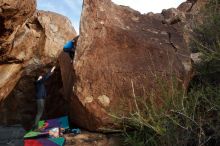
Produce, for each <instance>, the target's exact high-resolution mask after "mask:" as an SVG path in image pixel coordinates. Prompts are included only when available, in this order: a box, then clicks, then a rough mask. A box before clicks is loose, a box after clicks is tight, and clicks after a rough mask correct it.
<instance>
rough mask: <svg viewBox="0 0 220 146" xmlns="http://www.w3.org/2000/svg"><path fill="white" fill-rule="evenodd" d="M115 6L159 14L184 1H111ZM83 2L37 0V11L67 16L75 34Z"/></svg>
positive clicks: (73, 0) (75, 0)
mask: <svg viewBox="0 0 220 146" xmlns="http://www.w3.org/2000/svg"><path fill="white" fill-rule="evenodd" d="M112 1H113V2H114V3H116V4H121V5H127V6H130V7H131V8H133V9H135V10H138V11H140V12H141V13H147V12H155V13H159V12H161V11H162V9H168V8H171V7H177V6H178V5H179V4H180V3H182V2H184V1H186V0H112ZM82 3H83V0H37V8H38V9H39V10H47V11H53V12H57V13H60V14H62V15H64V16H67V17H68V18H69V19H70V20H71V22H72V24H73V26H74V28H75V29H76V31H77V32H79V21H80V15H81V11H82Z"/></svg>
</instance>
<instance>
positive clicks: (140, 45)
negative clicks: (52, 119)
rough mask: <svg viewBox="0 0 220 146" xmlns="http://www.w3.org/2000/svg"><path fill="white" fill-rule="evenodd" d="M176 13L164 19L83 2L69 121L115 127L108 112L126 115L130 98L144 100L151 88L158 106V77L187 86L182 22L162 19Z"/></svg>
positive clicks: (106, 2)
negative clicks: (173, 79)
mask: <svg viewBox="0 0 220 146" xmlns="http://www.w3.org/2000/svg"><path fill="white" fill-rule="evenodd" d="M173 12H175V14H174V15H172V13H173ZM164 13H165V12H164ZM176 15H177V14H176V10H172V12H171V15H170V16H169V15H167V17H165V16H164V15H163V14H162V15H161V14H155V15H154V14H150V15H149V14H145V15H141V14H140V13H139V12H137V11H134V10H132V9H130V8H129V7H124V6H118V5H116V4H114V3H112V2H111V0H104V1H103V0H93V1H91V0H84V4H83V11H82V15H81V24H80V38H79V42H78V46H77V49H76V56H75V60H74V75H75V77H74V79H75V80H74V87H73V88H70V90H73V91H74V94H73V95H72V99H71V100H70V103H71V107H70V108H71V109H70V112H71V120H72V121H73V122H74V123H76V124H77V125H79V126H81V127H84V128H87V129H89V130H96V131H102V130H103V129H109V128H112V127H115V123H114V120H112V118H111V116H109V114H116V115H124V114H127V113H129V112H130V111H132V109H134V104H133V103H134V96H138V97H145V98H147V94H148V93H150V92H151V91H152V89H154V90H155V91H156V93H157V94H156V95H155V102H156V103H157V104H158V105H160V103H161V100H165V99H160V93H159V91H160V88H161V87H159V86H158V85H157V84H156V80H158V79H159V80H164V81H165V82H166V83H167V84H169V83H171V82H172V77H175V78H176V79H177V80H178V83H179V85H180V86H181V87H182V88H186V87H187V85H188V81H189V78H190V72H191V61H190V50H189V48H187V45H186V43H185V40H184V34H183V26H184V24H183V23H181V21H176V22H174V23H172V24H170V23H164V22H163V20H165V19H168V17H171V16H176ZM69 92H71V91H69Z"/></svg>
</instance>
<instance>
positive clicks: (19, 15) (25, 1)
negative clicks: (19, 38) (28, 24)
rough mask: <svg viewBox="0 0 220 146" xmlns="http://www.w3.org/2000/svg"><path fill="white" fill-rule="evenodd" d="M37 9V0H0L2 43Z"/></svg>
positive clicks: (0, 34) (0, 41) (0, 37)
mask: <svg viewBox="0 0 220 146" xmlns="http://www.w3.org/2000/svg"><path fill="white" fill-rule="evenodd" d="M35 10H36V0H16V1H15V0H0V44H1V43H3V42H4V41H7V40H8V39H9V36H10V35H11V34H13V32H14V31H16V29H18V28H19V27H20V26H21V25H22V24H23V23H24V22H25V21H26V20H27V18H29V17H31V16H32V15H33V13H34V12H35ZM2 49H7V48H0V50H1V51H2Z"/></svg>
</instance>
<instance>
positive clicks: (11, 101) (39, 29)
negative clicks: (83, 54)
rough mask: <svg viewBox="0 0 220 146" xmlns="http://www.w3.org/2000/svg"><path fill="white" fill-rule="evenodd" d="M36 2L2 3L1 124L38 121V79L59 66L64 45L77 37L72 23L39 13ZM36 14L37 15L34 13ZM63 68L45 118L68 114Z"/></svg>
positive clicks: (56, 77) (51, 87)
mask: <svg viewBox="0 0 220 146" xmlns="http://www.w3.org/2000/svg"><path fill="white" fill-rule="evenodd" d="M35 7H36V2H35V1H34V0H33V1H32V0H31V1H28V2H27V1H16V2H15V1H4V0H3V1H0V8H1V11H0V14H1V15H0V18H1V20H3V21H1V23H2V24H1V25H2V26H3V25H4V27H1V29H2V30H3V29H4V31H1V33H2V34H1V35H0V39H1V43H0V49H1V51H0V75H1V78H0V101H1V103H0V115H1V116H0V121H1V123H3V124H8V123H11V124H13V123H22V124H24V125H28V124H30V123H31V121H32V120H33V119H34V115H35V112H36V108H35V106H36V105H35V100H34V96H35V89H34V83H33V82H34V78H35V76H36V75H39V73H40V72H44V73H46V72H47V71H48V70H49V69H50V67H52V65H56V64H57V63H56V61H57V58H58V56H59V55H60V53H61V51H62V48H63V45H64V43H65V42H66V41H67V40H69V39H72V38H73V37H75V36H76V32H75V30H74V28H73V27H72V26H71V23H70V21H69V20H68V19H67V18H65V17H64V16H61V15H59V14H56V13H52V12H45V11H35V9H36V8H35ZM34 11H35V13H34ZM62 86H63V85H62V78H61V73H60V69H59V67H58V68H57V70H56V72H55V74H54V75H52V77H51V79H49V80H48V83H47V84H46V87H47V89H48V95H49V97H48V98H47V101H48V102H47V103H48V105H46V111H48V112H45V115H44V116H45V117H47V118H48V117H53V115H55V114H56V116H59V115H62V114H65V113H67V111H68V110H67V108H68V102H67V101H66V100H64V98H63V93H62V89H61V88H62Z"/></svg>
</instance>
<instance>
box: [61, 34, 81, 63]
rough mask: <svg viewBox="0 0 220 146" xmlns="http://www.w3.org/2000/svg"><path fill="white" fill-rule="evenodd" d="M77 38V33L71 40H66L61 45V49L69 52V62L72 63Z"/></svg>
mask: <svg viewBox="0 0 220 146" xmlns="http://www.w3.org/2000/svg"><path fill="white" fill-rule="evenodd" d="M78 38H79V35H78V36H76V37H75V38H73V39H72V40H70V41H68V42H67V43H66V44H65V45H64V47H63V51H64V52H66V53H68V54H69V56H70V58H71V63H73V58H74V54H75V50H76V46H77V40H78Z"/></svg>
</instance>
